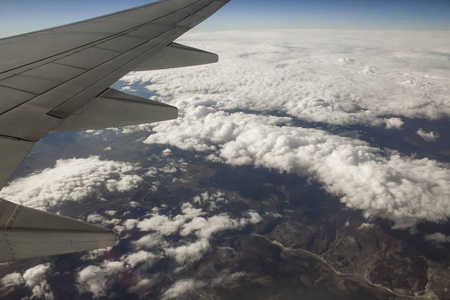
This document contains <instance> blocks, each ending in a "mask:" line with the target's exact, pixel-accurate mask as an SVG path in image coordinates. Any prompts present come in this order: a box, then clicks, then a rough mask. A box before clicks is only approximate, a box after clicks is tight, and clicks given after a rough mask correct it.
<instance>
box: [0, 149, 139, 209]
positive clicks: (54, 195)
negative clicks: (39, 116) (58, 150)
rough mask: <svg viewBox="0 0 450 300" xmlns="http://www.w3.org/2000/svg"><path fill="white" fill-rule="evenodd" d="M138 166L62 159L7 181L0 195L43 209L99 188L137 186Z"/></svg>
mask: <svg viewBox="0 0 450 300" xmlns="http://www.w3.org/2000/svg"><path fill="white" fill-rule="evenodd" d="M139 169H140V167H139V166H137V165H135V164H131V163H126V162H118V161H107V160H101V159H100V158H99V157H98V156H91V157H88V158H73V159H62V160H58V161H56V165H55V166H54V167H53V168H47V169H44V170H40V171H37V172H35V173H33V174H30V175H28V176H26V177H23V178H18V179H16V180H14V181H13V182H11V183H9V185H7V186H6V187H4V188H3V190H2V191H1V192H0V197H2V198H5V199H7V200H9V201H12V202H15V203H20V204H22V205H25V206H27V207H33V208H38V209H43V210H45V209H46V207H51V206H55V205H57V204H58V203H62V202H64V201H79V200H82V199H83V198H85V197H88V196H93V195H96V194H98V193H99V192H100V191H101V189H106V190H107V191H109V192H124V191H127V190H130V189H133V188H136V187H137V186H138V184H139V183H140V182H141V181H142V178H141V177H139V176H137V175H135V174H133V173H134V172H135V171H136V170H139Z"/></svg>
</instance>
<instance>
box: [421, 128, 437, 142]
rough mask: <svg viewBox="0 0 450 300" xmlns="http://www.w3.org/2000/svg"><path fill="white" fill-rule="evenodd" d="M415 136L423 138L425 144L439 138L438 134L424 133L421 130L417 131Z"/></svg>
mask: <svg viewBox="0 0 450 300" xmlns="http://www.w3.org/2000/svg"><path fill="white" fill-rule="evenodd" d="M417 135H418V136H420V137H421V138H423V139H424V140H425V141H426V142H436V141H437V139H438V138H439V134H437V133H435V132H433V131H430V132H426V131H425V130H423V129H422V128H420V129H419V130H417Z"/></svg>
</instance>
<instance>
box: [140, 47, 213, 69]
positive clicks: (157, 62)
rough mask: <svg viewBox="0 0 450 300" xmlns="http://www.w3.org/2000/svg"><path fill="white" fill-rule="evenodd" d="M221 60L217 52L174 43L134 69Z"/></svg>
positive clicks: (199, 63) (159, 67) (207, 62)
mask: <svg viewBox="0 0 450 300" xmlns="http://www.w3.org/2000/svg"><path fill="white" fill-rule="evenodd" d="M218 61H219V56H218V55H217V54H214V53H211V52H207V51H203V50H200V49H196V48H192V47H188V46H184V45H181V44H178V43H172V44H170V45H169V46H167V47H165V48H164V49H162V50H161V51H159V52H158V53H157V54H156V55H155V56H153V57H152V58H151V59H149V60H146V61H145V62H143V63H142V64H141V65H139V66H138V67H137V68H135V69H134V71H150V70H161V69H170V68H180V67H190V66H197V65H204V64H212V63H216V62H218Z"/></svg>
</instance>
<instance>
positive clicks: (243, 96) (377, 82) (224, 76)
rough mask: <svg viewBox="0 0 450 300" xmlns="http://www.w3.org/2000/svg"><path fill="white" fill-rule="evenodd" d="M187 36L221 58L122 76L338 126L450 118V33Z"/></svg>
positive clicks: (161, 90) (169, 96) (230, 105)
mask: <svg viewBox="0 0 450 300" xmlns="http://www.w3.org/2000/svg"><path fill="white" fill-rule="evenodd" d="M183 42H185V43H187V44H189V45H192V46H194V47H200V48H206V49H211V50H214V51H217V52H218V53H220V54H221V55H220V58H221V60H220V63H219V64H217V65H212V66H205V67H196V68H185V69H179V70H176V71H174V70H167V71H164V70H161V71H158V72H139V73H131V74H129V75H128V76H126V77H125V78H124V79H123V80H124V81H125V82H126V83H128V84H131V83H139V82H142V83H144V84H149V85H148V86H147V88H148V89H149V91H150V92H151V93H154V94H155V96H153V97H154V98H155V99H157V100H161V101H163V102H169V103H170V102H171V101H173V100H174V99H177V98H179V97H181V96H186V95H199V94H210V95H211V94H212V95H215V97H216V99H220V101H218V104H217V105H218V107H219V108H220V109H223V110H233V109H240V110H252V111H258V112H271V111H276V110H277V111H281V112H283V113H286V114H288V115H290V116H294V117H296V118H298V119H301V120H305V121H310V122H323V123H328V124H335V125H348V124H367V125H371V126H380V125H383V124H387V126H392V124H393V122H392V121H389V118H385V116H397V117H408V118H418V117H420V118H427V119H439V118H445V117H448V116H450V104H449V103H450V102H449V101H448V100H449V96H448V95H449V87H448V81H449V79H450V66H449V64H448V54H447V51H446V50H443V49H449V48H450V42H449V39H448V33H447V32H441V33H439V32H433V33H429V32H395V31H393V32H386V31H383V32H381V31H380V32H377V31H370V32H364V31H337V30H279V31H245V32H222V33H217V34H215V35H214V37H212V36H211V35H205V34H201V33H197V34H190V35H188V36H186V37H185V38H184V40H183ZM150 83H151V84H150ZM128 88H129V87H128ZM400 121H401V120H400ZM395 122H396V123H397V124H399V121H398V120H397V121H395Z"/></svg>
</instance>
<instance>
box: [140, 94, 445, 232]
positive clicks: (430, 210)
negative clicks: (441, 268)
mask: <svg viewBox="0 0 450 300" xmlns="http://www.w3.org/2000/svg"><path fill="white" fill-rule="evenodd" d="M178 104H179V108H180V111H181V112H182V117H181V118H179V119H178V120H174V121H170V122H165V123H161V124H158V125H156V126H154V127H153V132H154V133H153V134H151V135H150V136H149V137H148V138H147V139H146V140H145V142H146V143H162V144H169V145H172V146H176V147H179V148H181V149H185V150H196V151H199V152H205V155H206V156H207V157H208V158H210V157H214V158H215V159H213V161H221V162H224V163H227V164H231V165H237V166H239V165H253V166H255V167H264V168H269V169H276V170H278V171H279V172H287V173H294V174H297V175H299V176H309V177H310V178H313V179H315V180H317V181H319V182H321V183H323V184H324V186H325V188H326V190H327V191H328V192H330V193H331V194H334V195H340V196H342V197H341V200H342V201H343V202H345V203H346V204H347V206H349V207H351V208H355V209H362V210H363V211H364V212H365V214H366V216H381V217H384V218H387V219H389V220H392V221H394V222H395V223H396V224H395V226H396V227H397V228H407V227H410V226H414V225H415V224H416V223H418V222H421V221H423V220H430V221H443V220H446V219H447V218H448V217H449V216H450V204H449V203H448V201H447V199H448V198H449V197H450V170H449V168H448V166H447V165H446V164H444V163H439V162H437V161H434V160H430V159H426V158H424V159H414V158H410V157H404V156H401V155H399V154H398V153H396V152H390V153H384V152H382V151H381V150H380V149H377V148H374V147H371V146H370V145H369V144H367V143H366V142H363V141H360V140H356V139H350V138H345V137H340V136H336V135H332V134H329V133H327V132H325V131H322V130H316V129H305V128H300V127H295V126H293V125H291V124H290V122H291V120H290V119H289V118H279V117H273V116H270V117H267V116H257V115H253V114H244V113H226V112H223V111H219V110H217V109H214V108H212V107H209V106H204V105H213V106H214V104H211V102H209V101H206V100H205V101H202V100H201V99H200V98H199V97H196V98H194V99H192V100H191V101H188V100H186V99H185V100H180V101H179V102H178ZM199 111H201V112H202V113H201V114H198V113H197V112H199ZM394 123H395V122H394ZM200 200H201V199H200V198H199V199H198V201H200Z"/></svg>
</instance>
